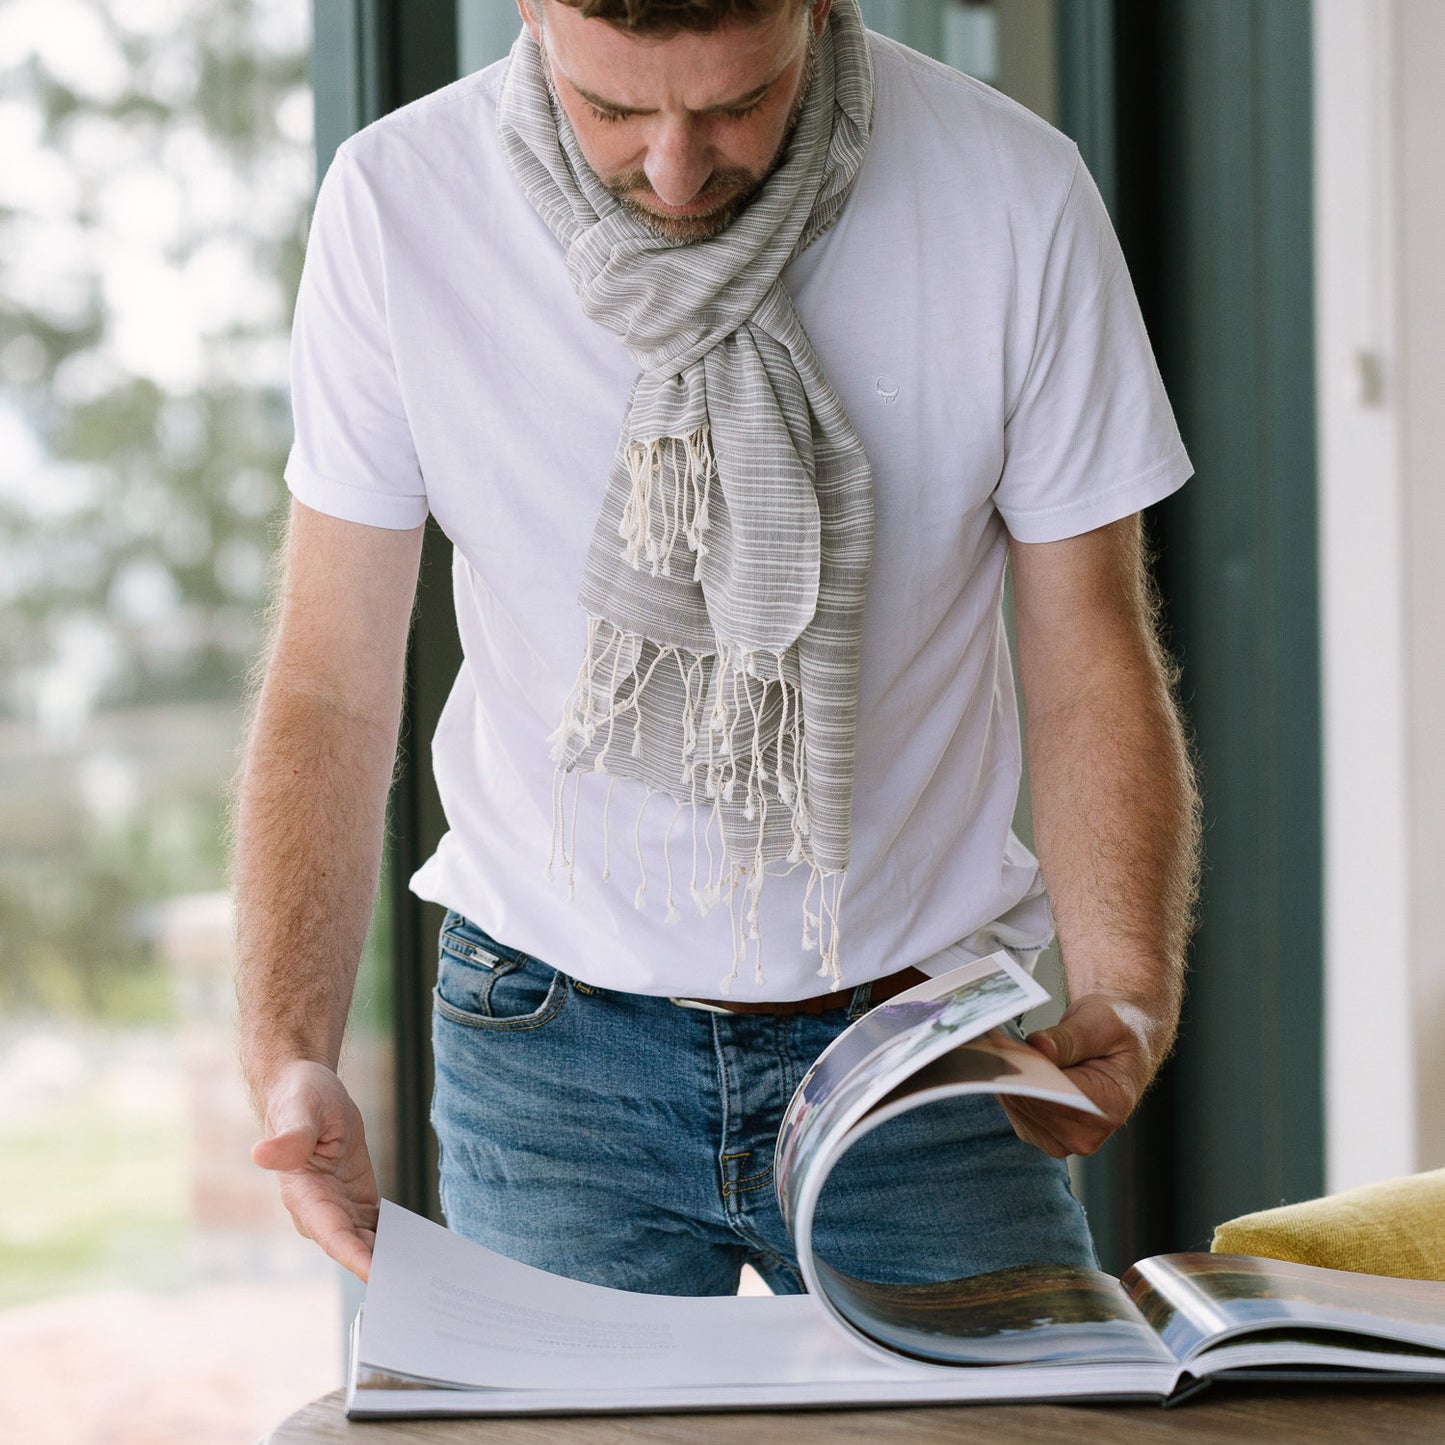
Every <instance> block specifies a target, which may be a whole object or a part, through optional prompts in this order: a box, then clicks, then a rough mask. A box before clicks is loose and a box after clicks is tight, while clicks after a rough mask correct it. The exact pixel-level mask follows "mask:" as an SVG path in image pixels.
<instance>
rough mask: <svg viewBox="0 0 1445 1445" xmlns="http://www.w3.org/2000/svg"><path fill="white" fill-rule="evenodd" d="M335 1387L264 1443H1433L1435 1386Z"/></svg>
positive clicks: (1440, 1401) (1444, 1395) (1438, 1418)
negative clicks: (571, 1394) (694, 1399)
mask: <svg viewBox="0 0 1445 1445" xmlns="http://www.w3.org/2000/svg"><path fill="white" fill-rule="evenodd" d="M341 1400H342V1397H341V1392H340V1391H339V1390H338V1391H336V1392H335V1393H334V1394H331V1395H326V1396H323V1397H322V1398H321V1399H320V1400H317V1401H315V1402H314V1403H312V1404H310V1405H307V1406H306V1407H305V1408H304V1409H302V1410H298V1411H297V1412H296V1414H294V1415H293V1416H291V1418H290V1419H289V1420H287V1421H285V1422H284V1423H283V1424H281V1425H280V1426H278V1427H277V1429H276V1430H275V1431H274V1432H273V1433H272V1434H271V1435H270V1436H269V1437H268V1438H267V1441H266V1445H623V1442H634V1441H643V1440H651V1441H667V1442H676V1445H722V1442H728V1445H739V1442H742V1445H833V1442H836V1441H868V1442H885V1445H886V1442H888V1441H892V1440H898V1441H904V1442H907V1445H933V1442H939V1445H942V1442H944V1441H947V1442H949V1445H956V1442H958V1441H960V1440H967V1439H969V1438H971V1437H973V1438H978V1439H983V1440H987V1441H989V1442H990V1445H993V1442H1004V1445H1007V1442H1010V1441H1023V1442H1034V1445H1090V1442H1093V1441H1105V1442H1108V1445H1116V1442H1117V1445H1131V1442H1134V1441H1143V1440H1151V1441H1152V1440H1167V1441H1198V1440H1208V1441H1215V1442H1224V1441H1227V1442H1229V1445H1253V1442H1255V1441H1268V1442H1271V1445H1297V1442H1305V1445H1308V1442H1311V1441H1319V1442H1321V1445H1326V1442H1328V1445H1356V1442H1358V1445H1400V1442H1414V1441H1420V1442H1422V1445H1423V1442H1428V1445H1441V1442H1445V1386H1435V1385H1420V1386H1416V1385H1401V1386H1399V1387H1395V1388H1383V1389H1382V1388H1376V1389H1367V1388H1358V1387H1353V1386H1349V1387H1345V1386H1341V1387H1334V1386H1303V1385H1288V1386H1265V1385H1254V1386H1230V1385H1218V1386H1215V1387H1214V1388H1213V1389H1211V1390H1207V1391H1205V1393H1204V1394H1202V1395H1199V1396H1196V1397H1195V1398H1194V1399H1193V1400H1190V1401H1189V1402H1188V1403H1186V1404H1184V1405H1181V1406H1179V1407H1178V1408H1176V1409H1172V1410H1164V1409H1161V1408H1160V1407H1159V1406H1157V1405H950V1406H946V1407H941V1406H933V1405H929V1406H917V1407H910V1408H908V1409H902V1410H899V1409H879V1410H793V1411H781V1410H773V1411H749V1412H746V1413H744V1412H735V1413H718V1414H707V1415H574V1416H565V1417H564V1416H552V1417H537V1416H514V1417H512V1418H510V1419H505V1420H386V1421H367V1422H358V1423H355V1424H352V1423H350V1422H348V1421H347V1419H346V1417H345V1415H344V1413H343V1411H342V1403H341Z"/></svg>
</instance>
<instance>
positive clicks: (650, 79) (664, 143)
mask: <svg viewBox="0 0 1445 1445" xmlns="http://www.w3.org/2000/svg"><path fill="white" fill-rule="evenodd" d="M830 3H831V0H819V3H818V4H817V5H816V6H815V7H814V8H813V9H812V10H811V11H810V10H809V8H808V7H807V6H803V7H801V9H800V8H799V7H797V6H795V5H792V4H783V5H781V6H780V7H779V8H778V10H777V11H776V12H775V13H774V14H773V15H771V16H769V17H767V18H765V19H761V20H754V21H749V22H746V23H743V22H737V23H733V24H729V25H725V26H721V27H719V28H718V29H716V30H711V31H708V32H706V33H701V34H698V33H694V32H692V31H678V32H675V33H674V34H671V35H667V36H665V37H662V38H658V37H656V36H646V35H631V34H629V33H628V32H626V31H624V30H619V29H618V28H617V27H616V26H614V25H609V24H608V23H607V22H606V21H604V20H584V19H583V18H582V17H581V15H579V14H578V12H577V11H575V10H573V9H572V8H571V7H570V6H567V5H560V4H554V3H550V0H523V4H522V6H521V9H522V18H523V20H524V21H525V22H526V24H527V28H528V29H529V30H531V32H532V34H533V36H534V37H535V38H536V40H537V43H538V44H539V45H540V46H541V47H542V53H543V55H544V57H545V59H546V63H547V67H548V71H549V73H550V75H551V78H552V85H553V89H554V90H555V92H556V95H557V100H558V102H559V103H560V104H561V106H562V109H563V110H564V111H565V112H566V115H567V119H568V120H569V121H571V123H572V129H573V130H574V131H575V132H576V135H577V142H578V144H579V145H580V146H581V147H582V154H583V156H585V157H586V160H587V163H588V164H589V165H590V166H591V167H592V169H593V170H594V171H595V172H596V173H597V176H598V179H599V180H601V181H602V183H603V185H605V186H606V187H607V188H608V190H609V191H611V192H612V194H613V195H614V196H616V197H617V199H618V200H619V201H621V202H622V204H623V205H625V206H626V207H627V208H628V209H629V210H630V211H632V212H633V213H634V214H635V215H637V216H638V217H640V218H641V219H642V220H643V221H645V222H646V223H647V224H648V225H649V226H651V227H652V229H653V230H654V231H656V232H657V233H658V234H659V235H661V236H664V237H666V238H667V239H668V240H671V241H701V240H705V239H707V237H709V236H715V235H716V234H717V233H718V232H719V231H721V230H722V229H723V228H724V227H725V226H727V224H728V223H729V222H730V221H731V220H732V219H733V218H734V217H735V216H736V215H737V214H738V212H739V211H741V210H742V209H743V207H744V206H745V205H746V204H747V203H748V201H749V200H750V199H751V198H752V196H753V195H754V194H755V193H756V191H757V189H758V187H759V186H761V185H762V183H763V181H764V180H766V179H767V177H768V175H769V174H770V172H771V171H772V169H773V167H774V166H775V165H776V164H777V162H778V160H779V158H780V157H781V155H782V152H783V149H784V146H785V145H786V142H787V139H788V135H789V132H790V129H791V126H792V122H793V121H794V119H795V118H796V115H797V111H798V108H799V106H800V103H801V100H802V95H803V87H804V84H805V81H806V79H807V70H808V56H809V51H810V42H811V40H812V39H813V37H814V36H815V35H818V34H821V33H822V29H823V25H824V23H825V22H826V20H827V16H828V8H829V5H830ZM533 10H535V11H536V14H533V13H532V11H533ZM539 16H540V17H541V18H542V22H543V23H542V24H540V25H539V23H538V17H539Z"/></svg>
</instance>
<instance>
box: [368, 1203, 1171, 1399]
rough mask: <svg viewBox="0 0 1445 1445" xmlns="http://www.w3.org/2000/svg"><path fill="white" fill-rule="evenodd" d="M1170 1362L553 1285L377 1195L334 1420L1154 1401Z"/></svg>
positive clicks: (791, 1309)
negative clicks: (1066, 1355)
mask: <svg viewBox="0 0 1445 1445" xmlns="http://www.w3.org/2000/svg"><path fill="white" fill-rule="evenodd" d="M1177 1376H1178V1372H1177V1369H1176V1368H1175V1367H1174V1365H1173V1364H1172V1362H1171V1363H1169V1364H1168V1365H1160V1364H1157V1363H1149V1364H1142V1363H1141V1364H1129V1363H1127V1362H1124V1363H1110V1364H1107V1365H1104V1366H1094V1365H1077V1364H1048V1363H1045V1364H1042V1365H1033V1364H1027V1365H1018V1366H1014V1367H1010V1366H1008V1365H1002V1366H1000V1367H996V1368H983V1369H967V1368H960V1367H959V1366H957V1365H953V1366H944V1365H937V1364H929V1363H923V1362H920V1361H916V1360H910V1359H906V1358H903V1357H901V1356H898V1355H884V1354H875V1353H874V1352H872V1351H870V1350H868V1349H866V1348H864V1347H863V1346H861V1345H860V1344H859V1343H858V1342H857V1341H856V1340H855V1339H854V1338H853V1336H852V1335H851V1334H849V1333H846V1332H845V1331H843V1330H841V1329H839V1328H838V1327H837V1325H835V1324H834V1323H833V1322H832V1320H830V1319H829V1318H828V1316H827V1315H826V1314H825V1313H824V1311H823V1310H822V1308H821V1307H820V1306H819V1304H818V1302H817V1301H816V1300H814V1299H812V1298H810V1297H809V1296H806V1295H794V1296H782V1297H764V1298H757V1297H753V1298H739V1297H737V1296H732V1297H723V1298H703V1299H688V1298H677V1297H674V1296H669V1295H646V1294H632V1293H629V1292H626V1291H623V1290H613V1289H604V1288H602V1287H600V1286H598V1285H590V1284H583V1283H580V1282H578V1281H576V1280H569V1279H563V1278H561V1277H559V1276H557V1275H551V1274H548V1273H546V1272H545V1271H542V1270H538V1269H532V1268H530V1267H529V1266H527V1265H523V1264H518V1263H516V1262H515V1261H513V1260H509V1259H505V1258H503V1257H502V1256H501V1255H498V1254H495V1253H493V1252H492V1251H491V1250H488V1249H485V1248H484V1247H483V1246H481V1245H479V1244H475V1243H473V1242H471V1241H469V1240H466V1239H463V1238H462V1237H461V1236H460V1235H456V1234H453V1233H451V1232H450V1231H448V1230H446V1229H443V1228H442V1227H441V1226H440V1225H436V1224H432V1223H431V1222H429V1221H428V1220H425V1219H422V1218H420V1217H419V1216H418V1215H415V1214H411V1213H409V1212H408V1211H406V1210H404V1209H401V1208H399V1207H398V1206H396V1205H394V1204H392V1203H390V1202H383V1204H382V1206H381V1218H380V1221H379V1223H378V1226H377V1238H376V1251H375V1254H374V1256H373V1260H372V1270H371V1280H370V1283H369V1284H368V1286H367V1292H366V1303H365V1305H364V1307H363V1309H362V1311H361V1313H360V1315H359V1317H358V1319H357V1321H356V1323H355V1325H354V1328H353V1331H352V1348H351V1368H350V1371H349V1377H348V1388H347V1402H346V1403H347V1414H348V1416H349V1417H351V1418H353V1419H381V1418H387V1417H395V1416H413V1415H506V1414H535V1413H556V1412H559V1411H561V1412H576V1411H623V1410H626V1411H633V1410H677V1409H684V1408H686V1409H727V1408H733V1409H737V1408H748V1407H766V1406H794V1407H795V1406H803V1405H821V1404H860V1405H865V1404H885V1403H890V1402H904V1401H918V1402H922V1401H939V1402H942V1401H956V1400H997V1399H1043V1398H1051V1397H1059V1396H1069V1397H1082V1396H1106V1395H1107V1396H1116V1397H1117V1396H1128V1397H1130V1398H1138V1397H1151V1398H1158V1397H1160V1396H1162V1395H1163V1394H1165V1393H1167V1392H1168V1391H1169V1390H1170V1389H1171V1388H1172V1387H1173V1385H1174V1383H1175V1381H1176V1379H1177Z"/></svg>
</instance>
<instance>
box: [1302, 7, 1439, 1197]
mask: <svg viewBox="0 0 1445 1445" xmlns="http://www.w3.org/2000/svg"><path fill="white" fill-rule="evenodd" d="M1314 13H1315V187H1316V190H1315V206H1316V238H1315V240H1316V268H1317V312H1316V325H1317V356H1318V378H1317V380H1318V396H1319V442H1320V527H1321V536H1320V565H1321V589H1322V591H1321V630H1322V637H1323V649H1324V651H1323V674H1324V767H1325V780H1324V791H1325V897H1326V917H1325V951H1326V960H1325V962H1326V1069H1327V1075H1326V1110H1327V1119H1326V1150H1327V1171H1328V1182H1329V1187H1330V1188H1332V1189H1339V1188H1344V1187H1348V1186H1349V1185H1352V1184H1357V1183H1362V1182H1364V1181H1367V1180H1370V1179H1378V1178H1383V1177H1386V1176H1389V1175H1392V1174H1401V1173H1408V1172H1411V1171H1413V1170H1416V1169H1423V1168H1431V1167H1437V1166H1440V1165H1445V1108H1442V1106H1445V486H1442V482H1445V475H1442V474H1445V266H1442V260H1445V239H1442V238H1445V149H1442V144H1441V137H1442V136H1445V84H1442V81H1441V77H1440V62H1441V59H1442V58H1445V4H1441V3H1439V0H1316V3H1315V12H1314Z"/></svg>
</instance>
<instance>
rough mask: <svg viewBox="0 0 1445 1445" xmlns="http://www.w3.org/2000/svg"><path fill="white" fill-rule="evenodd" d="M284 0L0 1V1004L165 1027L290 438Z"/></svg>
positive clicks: (296, 37) (299, 22)
mask: <svg viewBox="0 0 1445 1445" xmlns="http://www.w3.org/2000/svg"><path fill="white" fill-rule="evenodd" d="M306 43H307V14H306V7H305V4H304V0H0V96H3V97H4V98H3V100H0V154H3V155H4V156H5V157H6V161H5V164H4V165H3V167H0V386H3V396H0V772H3V777H4V787H3V797H4V806H3V814H0V1016H9V1017H14V1016H15V1014H16V1013H17V1012H18V1013H27V1012H33V1011H40V1012H44V1013H54V1012H60V1013H88V1014H100V1015H103V1016H113V1017H117V1018H119V1019H139V1018H146V1017H150V1018H161V1017H164V1014H165V1010H166V989H165V988H164V986H163V984H162V982H161V981H160V980H159V979H158V978H157V977H156V968H157V964H156V950H155V946H154V945H155V919H154V915H153V914H152V913H150V912H149V911H148V908H147V905H149V904H153V903H155V902H158V901H159V900H162V899H165V898H167V897H170V896H172V895H175V894H179V893H191V892H196V891H203V890H206V889H215V888H218V887H219V886H221V883H222V878H223V857H222V846H221V841H220V840H221V834H222V799H221V794H220V791H219V789H218V786H217V784H218V780H221V779H224V778H225V777H226V776H227V775H229V774H230V773H231V772H232V771H233V768H234V752H235V746H236V737H237V720H238V717H239V709H240V707H241V705H242V698H243V694H244V679H245V675H246V672H247V669H248V667H249V666H250V665H251V664H252V661H253V659H254V657H255V654H256V652H257V650H258V648H259V646H260V643H261V636H262V632H261V614H262V610H263V606H264V599H265V595H266V591H267V586H268V577H269V570H270V557H271V553H272V550H273V547H274V539H275V530H276V522H277V518H278V516H279V510H280V507H281V503H282V500H283V485H282V482H281V480H280V477H281V469H282V465H283V463H284V459H285V454H286V449H287V446H288V444H289V440H290V421H289V413H288V407H287V397H286V335H287V326H288V323H289V318H290V307H291V299H292V297H293V296H294V293H295V287H296V282H297V278H298V276H299V273H300V266H301V259H302V252H303V246H304V239H305V227H306V221H307V217H308V214H309V206H310V199H311V193H312V164H311V156H310V148H309V141H310V135H311V97H310V90H309V87H308V85H307V80H306Z"/></svg>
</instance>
